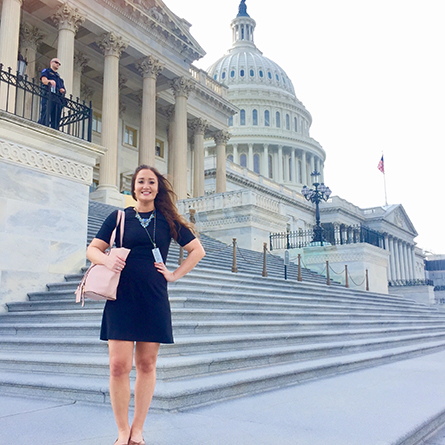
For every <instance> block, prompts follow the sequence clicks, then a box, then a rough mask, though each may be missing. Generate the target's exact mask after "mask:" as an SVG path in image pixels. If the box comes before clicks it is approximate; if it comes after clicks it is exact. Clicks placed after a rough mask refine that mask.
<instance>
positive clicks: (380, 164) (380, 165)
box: [377, 155, 385, 173]
mask: <svg viewBox="0 0 445 445" xmlns="http://www.w3.org/2000/svg"><path fill="white" fill-rule="evenodd" d="M377 168H378V169H379V170H380V171H381V172H382V173H385V164H384V162H383V155H382V159H380V162H379V163H378V165H377Z"/></svg>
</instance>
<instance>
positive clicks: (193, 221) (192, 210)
mask: <svg viewBox="0 0 445 445" xmlns="http://www.w3.org/2000/svg"><path fill="white" fill-rule="evenodd" d="M189 214H190V222H191V223H193V224H195V223H196V216H195V215H196V210H195V209H189Z"/></svg>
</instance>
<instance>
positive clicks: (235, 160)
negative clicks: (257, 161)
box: [232, 144, 239, 164]
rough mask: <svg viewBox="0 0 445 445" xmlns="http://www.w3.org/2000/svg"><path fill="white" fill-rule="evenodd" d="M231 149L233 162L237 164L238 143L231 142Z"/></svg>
mask: <svg viewBox="0 0 445 445" xmlns="http://www.w3.org/2000/svg"><path fill="white" fill-rule="evenodd" d="M232 149H233V162H234V163H235V164H239V155H238V144H232Z"/></svg>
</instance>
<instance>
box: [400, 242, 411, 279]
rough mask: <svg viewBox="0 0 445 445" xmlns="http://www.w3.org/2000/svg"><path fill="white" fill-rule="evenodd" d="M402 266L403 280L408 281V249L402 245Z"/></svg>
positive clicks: (405, 245)
mask: <svg viewBox="0 0 445 445" xmlns="http://www.w3.org/2000/svg"><path fill="white" fill-rule="evenodd" d="M402 247H403V264H404V266H405V279H406V280H410V279H411V274H410V273H409V269H410V268H409V263H408V248H407V244H406V243H403V246H402Z"/></svg>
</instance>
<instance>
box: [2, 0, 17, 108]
mask: <svg viewBox="0 0 445 445" xmlns="http://www.w3.org/2000/svg"><path fill="white" fill-rule="evenodd" d="M21 7H22V0H3V5H2V15H1V24H0V63H2V64H3V69H4V70H5V71H7V70H8V68H11V73H12V74H14V75H15V74H16V73H17V59H18V54H19V33H20V12H21ZM7 87H8V85H6V84H3V83H2V85H1V88H0V109H1V110H6V103H8V110H7V111H10V112H14V108H15V103H14V102H15V88H11V87H9V94H8V88H7ZM7 96H9V98H8V97H7Z"/></svg>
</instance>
